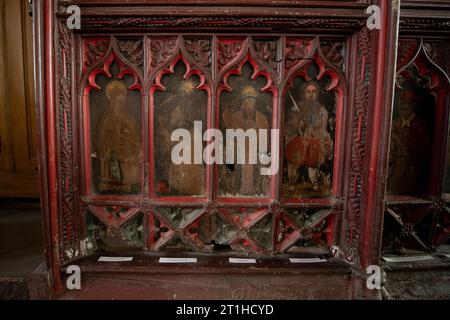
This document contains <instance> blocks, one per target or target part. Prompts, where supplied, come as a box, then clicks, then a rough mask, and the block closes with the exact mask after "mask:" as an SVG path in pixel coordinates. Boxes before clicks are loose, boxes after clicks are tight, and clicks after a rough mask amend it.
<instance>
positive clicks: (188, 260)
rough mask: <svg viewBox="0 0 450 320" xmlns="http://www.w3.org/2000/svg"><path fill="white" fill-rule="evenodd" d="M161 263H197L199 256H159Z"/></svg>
mask: <svg viewBox="0 0 450 320" xmlns="http://www.w3.org/2000/svg"><path fill="white" fill-rule="evenodd" d="M159 263H197V258H159Z"/></svg>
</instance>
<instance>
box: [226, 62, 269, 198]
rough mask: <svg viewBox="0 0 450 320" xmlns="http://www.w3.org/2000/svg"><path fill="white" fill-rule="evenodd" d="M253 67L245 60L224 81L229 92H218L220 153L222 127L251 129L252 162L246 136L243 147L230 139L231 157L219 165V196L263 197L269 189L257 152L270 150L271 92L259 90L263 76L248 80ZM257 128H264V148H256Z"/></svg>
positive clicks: (264, 82) (262, 83)
mask: <svg viewBox="0 0 450 320" xmlns="http://www.w3.org/2000/svg"><path fill="white" fill-rule="evenodd" d="M252 74H253V67H252V66H251V65H250V63H248V62H247V63H246V64H245V65H244V66H243V67H242V73H241V75H239V76H238V75H233V76H231V77H230V78H229V80H228V84H229V85H230V87H231V88H232V91H231V92H222V93H221V95H220V101H219V104H220V106H219V110H220V130H221V132H222V135H223V139H224V155H226V153H227V145H226V144H227V143H228V142H229V141H230V140H229V139H228V141H226V140H227V132H226V130H234V131H235V132H236V130H238V129H241V130H243V132H244V133H245V132H247V130H249V129H254V130H255V131H254V132H255V135H254V136H253V140H252V141H253V142H254V145H255V146H257V150H255V157H254V158H255V160H256V164H253V163H255V161H251V159H250V158H251V152H250V144H249V143H250V139H251V138H246V139H245V146H244V144H242V146H241V147H239V143H238V139H234V152H233V153H234V159H233V161H229V162H230V163H227V161H226V159H224V161H225V163H226V164H223V165H219V195H220V196H224V197H226V196H233V197H234V196H240V197H266V196H268V195H269V192H270V177H269V176H264V175H262V174H261V167H262V166H263V165H262V164H261V161H260V157H261V155H262V154H261V152H262V153H264V155H266V156H267V155H269V153H270V129H271V128H272V94H270V93H267V92H261V89H262V88H263V87H264V86H265V84H266V79H264V78H263V77H258V78H257V79H256V80H251V75H252ZM260 130H266V133H267V145H266V147H267V148H266V150H263V149H262V148H260V146H259V144H260V135H259V134H260V132H261V131H260ZM239 154H241V157H242V159H243V160H244V163H243V164H242V163H241V164H240V163H239V161H238V156H239Z"/></svg>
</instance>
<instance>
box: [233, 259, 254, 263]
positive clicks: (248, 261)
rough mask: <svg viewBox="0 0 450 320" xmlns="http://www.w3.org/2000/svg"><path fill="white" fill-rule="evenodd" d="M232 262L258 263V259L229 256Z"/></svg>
mask: <svg viewBox="0 0 450 320" xmlns="http://www.w3.org/2000/svg"><path fill="white" fill-rule="evenodd" d="M228 261H229V262H230V263H256V259H243V258H229V260H228Z"/></svg>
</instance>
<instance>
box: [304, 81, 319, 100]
mask: <svg viewBox="0 0 450 320" xmlns="http://www.w3.org/2000/svg"><path fill="white" fill-rule="evenodd" d="M317 94H318V92H317V87H316V86H315V85H313V84H310V85H308V86H307V87H306V88H305V100H306V101H316V100H317Z"/></svg>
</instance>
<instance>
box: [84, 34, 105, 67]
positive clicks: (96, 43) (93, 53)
mask: <svg viewBox="0 0 450 320" xmlns="http://www.w3.org/2000/svg"><path fill="white" fill-rule="evenodd" d="M83 42H84V44H83V61H84V69H85V70H86V69H88V68H91V67H93V66H94V65H96V64H97V63H98V62H99V61H100V60H101V59H102V58H103V57H104V56H105V54H106V53H107V51H108V49H109V42H110V40H109V39H103V38H102V39H89V38H86V39H84V41H83Z"/></svg>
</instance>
